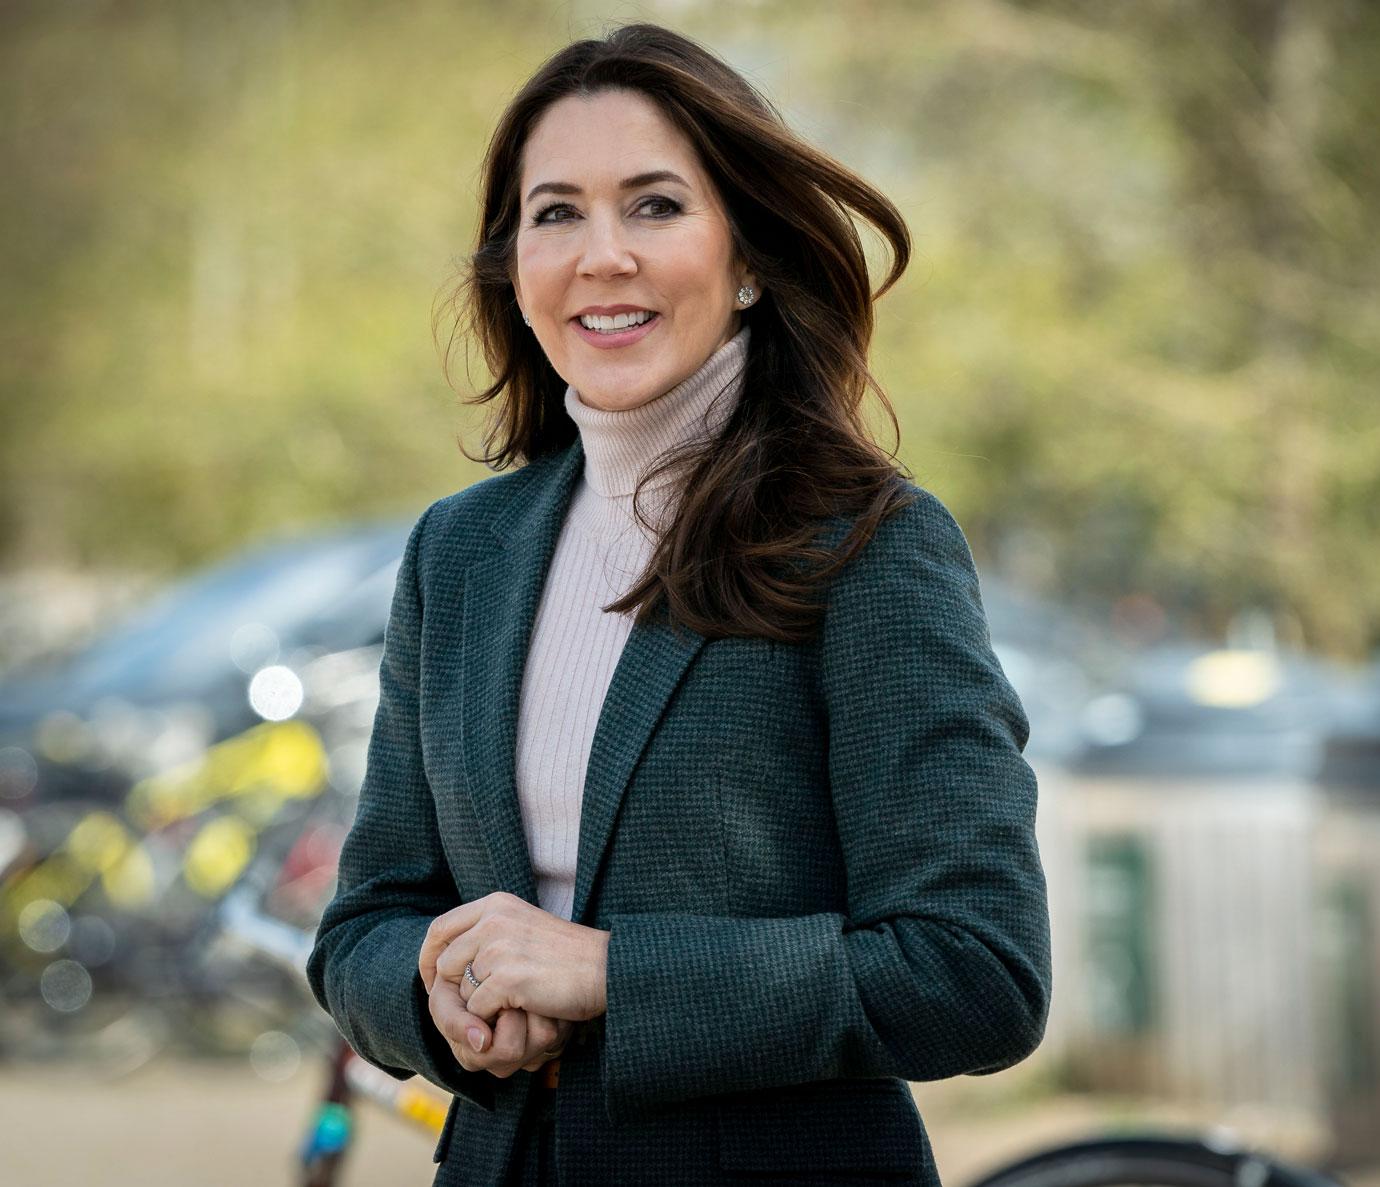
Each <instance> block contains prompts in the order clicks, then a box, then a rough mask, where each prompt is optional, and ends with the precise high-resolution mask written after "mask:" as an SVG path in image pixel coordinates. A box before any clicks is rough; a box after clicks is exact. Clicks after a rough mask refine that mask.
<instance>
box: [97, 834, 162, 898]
mask: <svg viewBox="0 0 1380 1187" xmlns="http://www.w3.org/2000/svg"><path fill="white" fill-rule="evenodd" d="M101 888H102V889H103V890H104V891H105V897H106V898H108V899H109V900H110V901H111V902H112V903H113V904H114V905H115V906H117V907H123V908H124V909H126V910H131V909H133V908H135V907H141V906H143V905H144V904H145V903H147V902H148V901H149V900H150V899H152V898H153V892H154V874H153V861H152V859H151V858H150V857H149V855H148V853H147V852H146V851H145V850H144V848H143V846H141V845H132V846H130V848H129V849H127V850H125V853H124V856H123V857H122V858H121V859H120V861H119V862H117V863H116V864H115V865H113V866H111V867H110V868H109V869H107V870H102V871H101Z"/></svg>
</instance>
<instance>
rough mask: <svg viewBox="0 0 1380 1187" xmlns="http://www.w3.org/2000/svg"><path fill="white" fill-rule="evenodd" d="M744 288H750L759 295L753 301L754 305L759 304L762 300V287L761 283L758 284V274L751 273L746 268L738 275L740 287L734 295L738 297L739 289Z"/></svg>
mask: <svg viewBox="0 0 1380 1187" xmlns="http://www.w3.org/2000/svg"><path fill="white" fill-rule="evenodd" d="M744 286H746V287H747V288H750V289H751V290H752V291H753V292H754V293H756V294H757V295H756V296H755V297H753V299H752V304H753V305H756V304H757V302H758V301H760V300H761V299H762V286H761V284H760V283H758V280H757V276H756V274H755V273H753V272H749V271H748V270H747V269H746V268H744V269H743V270H742V271H741V272H740V273H739V274H738V285H737V288H735V289H734V290H733V292H734V294H735V295H736V294H737V292H738V289H740V288H743V287H744ZM748 308H751V306H748Z"/></svg>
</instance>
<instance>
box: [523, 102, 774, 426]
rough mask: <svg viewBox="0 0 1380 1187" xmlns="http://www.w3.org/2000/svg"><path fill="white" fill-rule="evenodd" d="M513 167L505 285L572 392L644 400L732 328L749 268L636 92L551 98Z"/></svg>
mask: <svg viewBox="0 0 1380 1187" xmlns="http://www.w3.org/2000/svg"><path fill="white" fill-rule="evenodd" d="M521 174H522V176H521V178H520V185H521V190H520V193H519V198H520V200H521V211H522V213H521V224H520V228H519V230H518V236H517V249H516V262H515V270H516V274H515V275H514V278H513V287H514V290H515V291H516V294H517V300H518V304H519V306H521V308H522V311H523V313H524V314H526V316H527V317H528V318H529V319H531V323H532V331H531V332H532V333H534V334H535V335H536V337H537V341H538V342H539V343H540V344H541V348H542V350H543V351H545V352H546V357H547V358H548V359H549V360H550V361H551V365H552V366H553V367H554V368H555V369H556V373H557V374H558V375H560V376H561V378H562V379H564V380H565V381H566V382H567V383H568V384H571V385H572V386H573V387H574V388H575V390H576V391H578V392H579V393H580V399H581V401H582V402H584V403H585V404H589V405H591V406H592V407H595V408H604V409H608V410H611V411H617V410H621V409H627V408H636V407H637V406H638V405H639V404H645V403H646V402H647V401H648V400H653V399H655V398H656V397H657V396H660V395H662V394H664V393H665V392H667V391H669V390H670V389H671V388H672V387H674V386H675V385H676V384H677V383H679V382H680V381H681V380H683V379H685V378H687V377H688V376H689V375H691V374H692V373H693V372H694V371H695V370H696V369H697V368H698V367H699V366H700V364H701V363H703V362H704V361H705V360H706V359H707V358H708V357H709V356H710V355H711V354H713V352H714V351H715V350H717V349H718V348H719V347H720V346H722V345H723V344H724V343H725V342H727V341H728V340H729V339H730V338H731V337H733V335H734V334H735V333H737V331H738V324H739V310H740V309H741V308H742V306H740V305H739V304H738V302H737V292H738V289H739V288H740V287H741V286H742V285H749V286H751V287H752V288H753V289H754V290H757V282H756V279H755V278H754V277H753V276H752V275H751V274H749V273H748V272H747V270H746V266H745V265H744V264H743V263H742V261H741V260H738V259H736V258H735V255H734V251H733V244H732V240H731V238H730V235H729V228H728V219H727V217H726V215H725V213H724V209H723V204H722V201H721V200H720V198H719V195H718V192H717V191H716V189H715V187H714V185H713V183H712V182H711V181H710V179H709V177H708V176H707V175H706V174H705V172H704V170H703V168H701V166H700V162H699V159H698V156H697V154H696V152H695V150H694V148H693V146H692V145H691V144H690V142H689V141H688V140H687V139H686V138H685V137H684V136H683V135H682V134H681V132H680V131H679V130H678V129H677V128H676V127H675V126H674V125H673V124H671V123H670V122H669V121H668V120H667V119H666V117H665V116H663V115H662V114H661V111H660V110H659V109H658V108H657V107H656V105H655V104H654V103H653V102H652V101H651V100H650V99H648V98H647V97H646V96H645V95H643V94H642V93H641V92H638V91H628V90H613V91H603V92H600V93H599V94H596V95H593V96H588V97H586V96H577V95H572V96H568V97H566V98H564V99H561V100H558V101H557V102H556V103H553V104H552V105H551V106H550V107H549V108H547V110H546V111H545V112H544V113H543V114H542V116H541V117H540V118H539V119H538V121H537V123H536V124H535V126H534V127H533V129H532V131H531V134H530V135H529V137H528V140H527V144H526V146H525V148H524V151H523V157H522V169H521ZM758 291H760V290H758ZM617 315H623V316H620V317H618V323H617V327H614V328H609V327H610V324H611V323H610V321H609V319H610V318H613V317H615V316H617ZM630 315H631V321H632V323H633V324H630V325H625V323H626V322H628V321H629V317H630ZM648 315H650V316H648ZM591 316H602V317H603V319H604V322H603V325H604V327H605V328H600V325H599V323H598V322H592V321H590V320H589V319H590V317H591ZM582 318H583V319H584V320H583V321H582ZM639 321H640V322H641V324H636V323H637V322H639Z"/></svg>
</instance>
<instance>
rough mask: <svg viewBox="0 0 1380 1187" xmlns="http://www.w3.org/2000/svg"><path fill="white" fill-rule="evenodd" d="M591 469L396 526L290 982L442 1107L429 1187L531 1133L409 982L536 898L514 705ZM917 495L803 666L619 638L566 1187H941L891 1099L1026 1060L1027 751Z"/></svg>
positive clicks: (600, 748)
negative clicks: (340, 814)
mask: <svg viewBox="0 0 1380 1187" xmlns="http://www.w3.org/2000/svg"><path fill="white" fill-rule="evenodd" d="M583 466H584V454H583V449H582V446H581V443H580V441H579V439H578V438H577V439H576V440H575V442H574V443H573V444H572V445H571V446H569V447H568V448H567V449H565V450H563V451H561V452H560V453H557V454H554V455H551V456H549V457H546V458H543V459H541V460H538V461H535V462H532V463H530V464H528V465H527V466H524V467H523V468H521V469H519V470H516V471H513V472H511V473H505V474H501V475H495V476H493V477H490V478H487V479H485V480H483V481H481V482H479V483H477V484H475V485H474V486H471V487H469V488H468V489H466V490H463V491H461V492H459V493H458V494H454V495H451V496H449V497H448V498H444V499H441V500H439V501H438V502H436V503H434V504H433V505H432V506H431V507H430V508H428V510H427V511H426V512H425V513H424V514H423V515H422V517H421V518H420V519H419V520H418V522H417V524H416V526H415V527H414V528H413V530H412V533H411V536H410V537H409V539H408V542H407V548H406V551H405V553H404V556H403V562H402V568H401V570H400V571H399V574H398V581H397V588H396V592H395V595H394V600H393V606H392V612H391V617H390V620H389V623H388V628H387V635H386V638H385V645H384V654H383V661H382V667H381V670H380V700H379V706H378V713H377V716H376V718H375V721H374V728H373V735H372V738H371V741H370V745H369V755H368V766H367V774H366V777H365V780H364V785H363V789H362V791H361V793H360V800H359V808H358V814H357V817H356V820H355V823H354V827H353V829H352V830H351V832H350V834H349V837H348V839H347V841H346V843H345V846H344V850H343V852H342V854H341V858H340V879H339V886H338V889H337V892H336V895H335V898H334V900H333V901H332V902H331V904H330V906H329V907H328V909H327V910H326V912H325V915H324V917H323V918H322V920H321V925H320V929H319V931H318V933H317V937H316V944H315V948H314V950H313V951H312V954H311V958H310V962H309V965H308V973H309V975H310V979H311V985H312V989H313V991H314V993H315V995H316V998H317V1000H318V1001H319V1002H320V1003H321V1005H322V1006H323V1007H324V1008H325V1009H327V1010H328V1011H329V1012H330V1014H331V1015H332V1017H334V1019H335V1021H336V1023H337V1025H338V1026H339V1027H340V1030H341V1032H342V1033H343V1034H344V1036H345V1038H346V1039H348V1040H349V1042H350V1044H351V1046H353V1047H354V1049H355V1050H356V1051H357V1052H358V1053H359V1054H360V1055H361V1056H363V1057H364V1058H365V1059H367V1060H368V1061H369V1062H371V1063H373V1064H376V1065H377V1066H379V1067H381V1068H383V1069H384V1070H385V1071H387V1072H390V1073H391V1074H392V1075H394V1076H397V1077H399V1078H403V1077H407V1076H411V1075H412V1074H414V1073H416V1074H418V1075H421V1076H423V1077H425V1078H426V1079H427V1080H430V1081H431V1082H432V1083H434V1084H438V1085H440V1086H442V1087H443V1088H445V1089H447V1090H448V1091H450V1092H452V1093H453V1094H455V1100H454V1102H453V1103H452V1106H451V1110H450V1115H449V1117H448V1119H447V1122H446V1126H445V1130H444V1132H443V1133H442V1136H441V1140H440V1143H439V1144H438V1146H437V1149H436V1160H437V1161H438V1162H440V1163H441V1167H440V1169H439V1171H438V1173H437V1177H436V1183H438V1184H493V1183H498V1182H500V1181H501V1180H502V1178H503V1175H504V1173H505V1170H506V1168H507V1167H508V1166H509V1165H510V1163H511V1159H512V1155H513V1150H514V1146H515V1143H516V1142H517V1141H519V1140H523V1136H524V1135H523V1134H520V1133H519V1122H520V1120H521V1116H522V1107H523V1104H524V1102H525V1100H526V1099H527V1095H528V1091H529V1088H530V1086H531V1081H532V1079H533V1077H532V1075H531V1074H530V1073H528V1072H518V1073H516V1074H515V1075H514V1076H512V1077H510V1078H508V1079H505V1080H500V1079H498V1078H496V1077H494V1076H492V1075H490V1074H489V1073H487V1072H476V1073H471V1072H466V1071H464V1070H463V1069H462V1068H460V1067H459V1065H458V1064H457V1063H456V1062H455V1060H454V1058H453V1057H452V1055H451V1053H450V1051H449V1048H448V1047H447V1046H446V1045H445V1043H444V1042H443V1041H442V1040H441V1038H440V1035H439V1034H438V1033H437V1032H436V1031H435V1029H434V1027H433V1026H432V1023H431V1019H430V1015H429V1014H428V1013H427V1009H426V998H425V993H424V991H423V988H422V983H421V978H420V975H419V974H418V971H417V956H418V952H419V950H420V947H421V943H422V939H423V936H424V934H425V932H426V929H427V925H428V924H429V923H430V921H431V920H432V919H433V918H434V917H435V916H437V915H440V914H442V913H443V912H445V911H447V910H449V909H450V908H452V907H454V906H456V905H457V904H458V903H461V902H467V901H470V900H472V899H476V898H479V897H481V896H483V895H485V894H488V893H490V892H492V891H495V890H506V891H509V892H511V893H513V894H516V895H520V896H522V897H523V898H525V899H528V900H529V901H531V902H534V903H535V902H536V901H537V896H536V886H535V881H534V878H533V874H532V868H531V864H530V861H529V858H528V854H527V847H526V841H525V838H524V833H523V829H522V821H521V817H520V813H519V808H518V801H517V795H516V791H515V787H514V774H513V770H514V738H515V731H516V722H517V712H518V693H519V688H520V685H521V674H522V665H523V661H524V657H525V654H526V650H527V644H528V640H529V637H530V634H531V630H532V624H533V621H534V619H535V615H536V609H537V603H538V599H539V597H540V595H541V591H542V585H543V581H544V578H545V575H546V573H547V569H548V566H549V564H550V560H551V556H552V553H553V551H554V549H555V545H556V540H557V537H558V535H559V533H560V530H561V524H562V521H563V520H564V518H565V513H566V509H567V507H568V505H569V502H570V498H571V495H572V493H573V491H574V487H575V484H576V481H577V480H578V478H579V477H580V474H581V472H582V469H583ZM911 490H912V491H914V493H916V494H917V495H918V498H917V500H916V501H915V502H914V503H912V504H911V505H910V506H909V507H907V508H906V509H905V510H904V511H903V512H901V513H900V514H898V515H897V516H895V517H894V518H892V519H889V520H887V521H886V522H885V524H884V525H883V526H882V528H881V529H880V530H879V532H878V533H877V535H876V536H874V538H873V539H872V540H871V541H870V542H869V543H868V545H867V546H866V547H865V549H864V550H863V551H862V552H861V553H859V554H858V555H857V556H856V557H855V558H854V559H853V561H852V562H850V564H849V565H848V566H847V567H846V568H845V569H844V570H843V571H842V572H841V573H840V574H839V576H838V577H837V578H836V579H835V581H834V583H833V585H832V586H831V587H830V594H829V601H828V609H827V616H826V618H825V620H824V625H823V629H822V631H821V632H820V634H819V636H818V638H817V639H816V640H814V641H813V642H811V643H808V644H802V645H785V644H781V643H777V642H775V641H771V640H766V639H720V640H713V641H706V640H705V639H704V638H703V637H702V636H700V635H698V634H695V633H693V632H690V631H688V630H686V629H684V628H679V629H673V628H672V627H671V626H669V625H667V624H666V623H665V622H658V623H656V624H653V625H640V626H636V627H634V629H633V631H632V633H631V635H630V636H629V638H628V640H627V643H626V645H625V647H624V650H623V652H622V653H621V655H620V657H619V660H618V665H617V668H616V670H615V672H614V675H613V680H612V684H611V686H610V688H609V690H608V694H607V697H606V699H605V701H604V704H603V707H602V711H601V715H600V718H599V722H598V728H597V730H596V732H595V736H594V741H593V751H592V753H591V755H590V759H589V767H588V772H587V780H586V786H585V793H584V803H583V807H582V812H581V819H580V838H579V851H578V864H577V876H576V884H575V903H574V910H573V918H574V919H575V920H576V921H577V922H581V923H585V924H589V925H591V926H594V927H599V928H604V929H607V930H609V931H610V933H611V936H610V941H609V952H608V957H609V963H608V1011H607V1013H606V1014H605V1016H604V1017H603V1018H602V1019H601V1020H599V1022H598V1023H597V1024H595V1025H593V1026H590V1027H586V1028H583V1029H582V1031H581V1041H579V1042H573V1043H572V1044H571V1045H570V1046H569V1047H568V1048H567V1050H566V1052H565V1055H564V1057H563V1059H562V1061H561V1084H560V1088H559V1089H558V1091H557V1112H556V1117H557V1120H556V1125H557V1148H558V1151H559V1155H558V1158H559V1164H560V1175H561V1182H562V1184H583V1183H589V1184H607V1183H624V1182H626V1183H643V1182H646V1183H656V1184H658V1187H667V1185H670V1184H706V1183H715V1182H719V1183H723V1182H735V1181H738V1180H740V1179H742V1178H745V1177H751V1178H752V1181H753V1182H761V1181H764V1179H763V1177H764V1176H766V1179H765V1181H770V1182H774V1183H781V1182H787V1181H795V1182H809V1183H824V1182H831V1181H835V1179H838V1180H839V1181H847V1182H849V1183H859V1182H871V1181H888V1182H898V1181H899V1182H909V1183H913V1184H924V1185H927V1187H934V1185H936V1184H938V1183H939V1177H938V1173H937V1171H936V1169H935V1167H934V1165H933V1159H932V1157H931V1154H930V1147H929V1142H928V1139H927V1137H926V1134H925V1131H924V1127H923V1125H922V1124H921V1120H920V1117H919V1114H918V1112H917V1110H916V1107H915V1105H914V1103H913V1100H912V1097H911V1095H910V1091H909V1089H908V1088H907V1086H906V1083H905V1081H907V1080H937V1079H942V1078H945V1077H948V1076H957V1075H961V1074H964V1073H981V1072H995V1071H998V1070H1000V1069H1002V1068H1006V1067H1010V1066H1011V1065H1012V1064H1015V1063H1017V1062H1019V1061H1020V1060H1022V1059H1023V1058H1025V1057H1026V1056H1027V1055H1028V1054H1029V1053H1030V1052H1031V1051H1033V1050H1034V1049H1035V1047H1036V1046H1037V1045H1038V1044H1039V1042H1040V1039H1041V1037H1042V1035H1043V1033H1044V1025H1045V1019H1046V1015H1047V1012H1048V1007H1049V998H1050V950H1049V923H1048V914H1047V905H1046V897H1045V880H1044V874H1043V871H1042V869H1041V865H1040V857H1039V852H1038V849H1037V846H1036V842H1035V832H1034V824H1035V804H1036V781H1035V776H1034V773H1033V772H1032V770H1031V768H1030V766H1029V765H1028V764H1027V763H1026V761H1025V759H1024V758H1023V756H1022V751H1023V749H1024V746H1025V742H1026V738H1027V736H1028V728H1029V727H1028V723H1027V720H1026V716H1025V713H1024V711H1023V708H1022V706H1021V703H1020V701H1019V700H1018V699H1017V696H1016V694H1015V692H1014V691H1013V690H1012V688H1011V686H1010V684H1009V683H1008V681H1007V679H1006V677H1005V675H1004V674H1003V671H1002V668H1001V665H1000V663H999V662H998V660H997V658H996V656H995V654H994V653H993V651H992V648H991V644H990V640H989V635H988V629H987V622H986V618H985V616H984V612H983V608H982V603H981V600H980V596H979V588H978V578H977V573H976V571H975V569H974V567H973V561H972V556H971V554H970V552H969V549H968V544H967V541H966V540H965V538H964V535H963V533H962V531H961V530H960V529H959V527H958V525H957V523H955V522H954V519H953V517H952V516H951V515H950V514H949V512H948V511H947V509H946V508H945V507H944V505H943V504H942V503H941V502H940V501H939V500H938V499H937V498H936V497H935V496H933V495H932V494H929V493H928V492H926V491H923V490H920V489H919V488H915V487H913V486H912V487H911ZM846 526H847V525H846V524H839V523H836V524H834V525H832V527H831V529H830V530H833V531H837V532H838V533H839V536H836V537H834V538H833V539H835V540H836V539H838V538H841V534H842V531H843V529H845V528H846ZM826 542H829V541H828V538H826ZM773 1175H775V1176H777V1177H772V1176H773Z"/></svg>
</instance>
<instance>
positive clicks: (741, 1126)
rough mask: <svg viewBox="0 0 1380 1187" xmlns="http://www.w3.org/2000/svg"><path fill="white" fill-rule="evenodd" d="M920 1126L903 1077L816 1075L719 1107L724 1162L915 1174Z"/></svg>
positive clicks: (922, 1154)
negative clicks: (810, 1079) (821, 1077)
mask: <svg viewBox="0 0 1380 1187" xmlns="http://www.w3.org/2000/svg"><path fill="white" fill-rule="evenodd" d="M926 1159H927V1155H926V1142H925V1138H924V1129H923V1127H922V1125H921V1122H920V1114H919V1112H918V1111H917V1110H916V1107H915V1102H914V1101H913V1100H912V1099H911V1095H910V1089H909V1088H908V1087H906V1084H905V1082H904V1081H902V1080H893V1079H882V1080H818V1081H815V1082H812V1083H809V1084H794V1085H791V1086H789V1087H786V1088H778V1089H772V1090H770V1091H763V1092H754V1093H741V1094H737V1095H735V1096H734V1097H733V1098H732V1100H731V1102H725V1104H724V1105H723V1107H722V1108H721V1109H720V1111H719V1163H720V1166H721V1167H722V1168H723V1169H724V1170H734V1171H756V1172H758V1173H770V1172H772V1171H782V1172H787V1171H790V1172H800V1171H819V1172H849V1171H852V1172H858V1171H871V1172H874V1173H876V1174H883V1175H885V1174H891V1175H896V1176H903V1177H910V1178H914V1177H918V1176H919V1175H920V1173H921V1172H922V1170H924V1169H925V1163H926Z"/></svg>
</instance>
